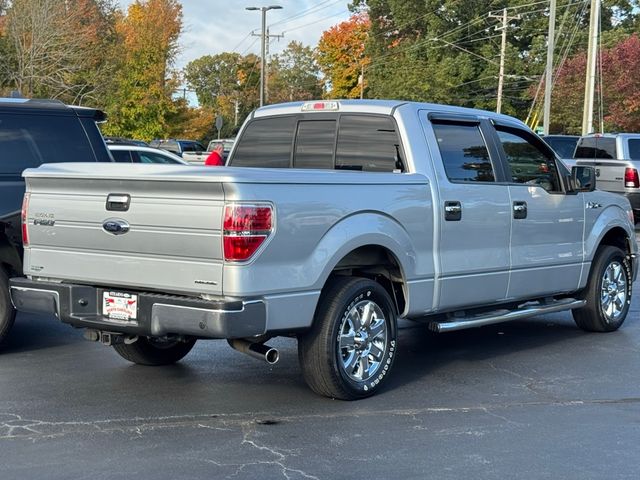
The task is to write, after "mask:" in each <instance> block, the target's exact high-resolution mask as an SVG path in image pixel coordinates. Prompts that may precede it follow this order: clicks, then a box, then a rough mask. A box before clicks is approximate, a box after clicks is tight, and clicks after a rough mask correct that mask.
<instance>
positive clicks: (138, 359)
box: [113, 337, 196, 366]
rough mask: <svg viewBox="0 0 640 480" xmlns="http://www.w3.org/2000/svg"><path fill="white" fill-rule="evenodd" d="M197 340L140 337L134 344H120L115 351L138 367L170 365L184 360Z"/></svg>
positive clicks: (115, 347) (115, 346)
mask: <svg viewBox="0 0 640 480" xmlns="http://www.w3.org/2000/svg"><path fill="white" fill-rule="evenodd" d="M195 343H196V340H195V339H190V340H187V341H177V340H161V339H158V338H153V337H140V338H138V340H136V341H135V342H134V343H131V344H126V343H119V344H116V345H114V346H113V349H114V350H115V351H116V352H118V354H119V355H120V356H121V357H122V358H124V359H125V360H129V361H130V362H133V363H137V364H138V365H150V366H157V365H170V364H172V363H176V362H177V361H179V360H182V359H183V358H184V357H185V355H187V353H189V352H190V351H191V349H192V348H193V346H194V345H195Z"/></svg>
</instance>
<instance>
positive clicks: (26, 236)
mask: <svg viewBox="0 0 640 480" xmlns="http://www.w3.org/2000/svg"><path fill="white" fill-rule="evenodd" d="M29 197H31V194H30V193H25V194H24V198H23V199H22V245H23V246H25V247H28V246H29V230H28V228H27V223H28V222H27V210H28V209H29Z"/></svg>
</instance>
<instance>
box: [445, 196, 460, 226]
mask: <svg viewBox="0 0 640 480" xmlns="http://www.w3.org/2000/svg"><path fill="white" fill-rule="evenodd" d="M444 219H445V220H447V221H449V222H458V221H460V220H462V204H461V203H460V202H456V201H448V202H444Z"/></svg>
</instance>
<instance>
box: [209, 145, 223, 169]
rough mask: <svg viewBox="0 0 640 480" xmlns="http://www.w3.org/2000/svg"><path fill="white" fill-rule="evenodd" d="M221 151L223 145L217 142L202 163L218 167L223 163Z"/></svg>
mask: <svg viewBox="0 0 640 480" xmlns="http://www.w3.org/2000/svg"><path fill="white" fill-rule="evenodd" d="M223 152H224V147H223V146H222V143H218V144H217V145H216V146H215V147H214V148H213V151H212V152H211V153H210V154H209V156H208V157H207V159H206V160H205V161H204V164H205V165H208V166H210V167H219V166H222V165H224V158H223V156H222V153H223Z"/></svg>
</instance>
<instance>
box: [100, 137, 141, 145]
mask: <svg viewBox="0 0 640 480" xmlns="http://www.w3.org/2000/svg"><path fill="white" fill-rule="evenodd" d="M104 141H105V143H106V144H107V145H137V146H139V147H148V146H149V144H148V143H147V142H144V141H142V140H134V139H132V138H123V137H109V136H107V137H104Z"/></svg>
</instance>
